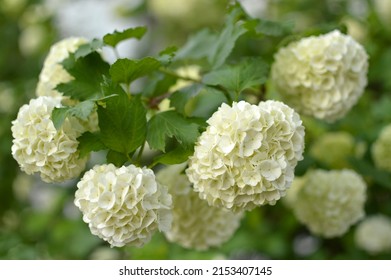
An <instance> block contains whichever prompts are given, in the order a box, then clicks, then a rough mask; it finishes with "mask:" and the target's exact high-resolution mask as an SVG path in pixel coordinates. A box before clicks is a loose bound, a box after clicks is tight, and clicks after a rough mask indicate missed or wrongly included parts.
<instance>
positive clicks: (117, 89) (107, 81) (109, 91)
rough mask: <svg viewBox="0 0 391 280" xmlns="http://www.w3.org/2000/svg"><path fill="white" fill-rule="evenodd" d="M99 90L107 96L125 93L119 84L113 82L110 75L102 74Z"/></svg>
mask: <svg viewBox="0 0 391 280" xmlns="http://www.w3.org/2000/svg"><path fill="white" fill-rule="evenodd" d="M100 86H101V92H102V93H103V96H105V97H108V96H111V95H113V94H126V92H125V91H124V89H123V88H122V87H121V85H120V84H118V83H114V82H113V81H112V80H111V78H110V77H106V76H103V79H102V83H101V85H100Z"/></svg>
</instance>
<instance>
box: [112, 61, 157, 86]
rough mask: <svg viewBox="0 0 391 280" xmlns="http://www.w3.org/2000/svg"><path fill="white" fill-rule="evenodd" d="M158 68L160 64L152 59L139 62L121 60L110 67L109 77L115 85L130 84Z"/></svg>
mask: <svg viewBox="0 0 391 280" xmlns="http://www.w3.org/2000/svg"><path fill="white" fill-rule="evenodd" d="M160 66H161V62H160V61H159V60H157V59H156V58H153V57H145V58H142V59H140V60H132V59H128V58H122V59H118V60H117V61H116V62H115V63H114V64H113V65H111V67H110V75H111V78H112V80H113V81H114V82H116V83H125V84H130V83H131V82H132V81H134V80H136V79H138V78H140V77H143V76H146V75H149V74H151V73H152V72H153V71H155V70H157V69H159V67H160Z"/></svg>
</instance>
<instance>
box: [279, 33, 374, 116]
mask: <svg viewBox="0 0 391 280" xmlns="http://www.w3.org/2000/svg"><path fill="white" fill-rule="evenodd" d="M367 71H368V55H367V53H366V52H365V50H364V48H363V47H362V46H361V45H360V44H359V43H357V42H356V41H354V39H353V38H352V37H350V36H349V35H344V34H342V33H341V32H339V31H338V30H335V31H332V32H330V33H327V34H324V35H320V36H311V37H307V38H304V39H302V40H300V41H298V42H293V43H291V44H289V45H288V46H286V47H284V48H281V49H280V50H279V51H278V52H277V53H276V55H275V62H274V63H273V65H272V70H271V72H272V76H271V77H272V81H273V83H274V85H275V86H276V89H277V91H278V92H279V93H280V94H281V96H282V98H283V100H284V101H285V102H286V103H287V104H288V105H290V106H292V107H293V108H294V109H296V110H297V111H298V112H300V113H303V114H307V115H311V116H315V117H316V118H319V119H324V120H326V121H329V122H333V121H335V120H337V119H340V118H342V117H343V116H344V115H345V114H346V113H347V112H348V111H349V110H350V109H351V107H353V106H354V105H355V104H356V102H357V100H358V99H359V97H360V96H361V95H362V93H363V91H364V88H365V86H366V84H367Z"/></svg>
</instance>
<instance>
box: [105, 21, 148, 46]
mask: <svg viewBox="0 0 391 280" xmlns="http://www.w3.org/2000/svg"><path fill="white" fill-rule="evenodd" d="M146 32H147V28H146V27H145V26H139V27H134V28H128V29H126V30H123V31H114V32H113V33H109V34H106V35H105V36H104V37H103V42H104V43H105V44H106V45H109V46H112V47H116V46H117V45H118V44H119V43H120V42H122V41H124V40H128V39H132V38H134V39H137V40H140V39H141V38H142V37H143V36H144V35H145V33H146Z"/></svg>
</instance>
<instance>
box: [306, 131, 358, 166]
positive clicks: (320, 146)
mask: <svg viewBox="0 0 391 280" xmlns="http://www.w3.org/2000/svg"><path fill="white" fill-rule="evenodd" d="M310 154H311V156H313V157H314V158H315V159H317V160H318V161H320V162H323V163H325V164H326V165H327V166H328V167H329V168H334V169H341V168H347V167H349V161H348V159H349V157H352V156H354V154H355V141H354V138H353V136H352V135H351V134H349V133H347V132H344V131H338V132H328V133H326V134H323V135H322V136H320V137H319V138H318V139H316V140H315V141H314V143H313V144H312V146H311V148H310Z"/></svg>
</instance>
